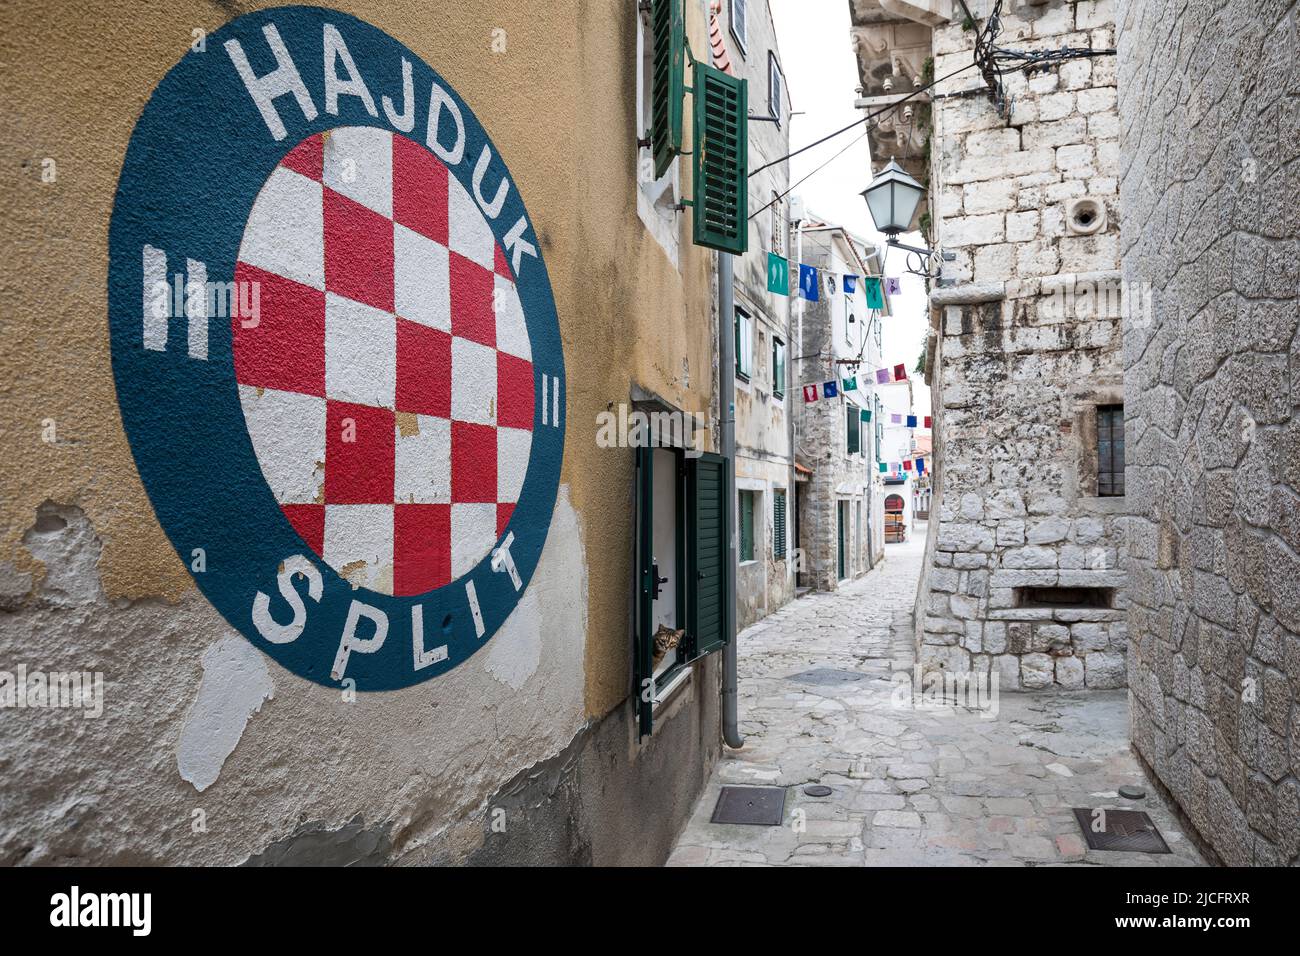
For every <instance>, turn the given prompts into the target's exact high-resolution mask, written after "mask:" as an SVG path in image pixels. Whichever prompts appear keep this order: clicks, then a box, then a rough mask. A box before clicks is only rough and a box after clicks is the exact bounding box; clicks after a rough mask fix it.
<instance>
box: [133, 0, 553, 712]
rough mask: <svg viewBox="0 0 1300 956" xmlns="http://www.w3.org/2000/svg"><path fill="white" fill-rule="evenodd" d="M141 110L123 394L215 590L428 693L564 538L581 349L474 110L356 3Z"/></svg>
mask: <svg viewBox="0 0 1300 956" xmlns="http://www.w3.org/2000/svg"><path fill="white" fill-rule="evenodd" d="M203 47H204V48H203V49H201V50H200V49H194V50H191V52H190V53H189V54H188V55H187V56H186V57H185V58H184V59H183V60H182V61H181V62H180V63H179V64H178V65H177V66H176V67H174V68H173V69H172V70H171V71H170V72H169V73H168V74H167V76H166V77H165V78H164V79H163V81H162V82H161V83H160V84H159V86H158V89H157V90H156V91H155V92H154V95H153V96H152V98H151V99H150V101H149V103H148V105H147V106H146V107H145V110H144V113H143V115H142V116H141V118H140V120H139V122H138V123H137V125H136V128H135V131H134V133H133V134H132V137H131V142H130V146H129V147H128V150H127V155H126V160H125V162H124V165H123V169H122V176H121V181H120V184H119V188H118V195H117V200H116V205H115V207H114V211H113V219H112V225H111V229H110V237H109V256H110V272H109V309H110V326H111V333H112V348H113V370H114V375H115V378H116V382H117V394H118V402H119V405H120V407H121V411H122V418H123V422H124V425H125V427H126V432H127V436H128V439H129V441H130V443H131V449H132V453H133V454H134V456H135V459H136V464H137V466H138V468H139V470H140V474H141V477H142V479H143V481H144V484H145V488H146V490H147V491H148V494H149V497H150V500H151V502H152V503H153V506H154V510H155V512H156V513H157V515H158V519H159V521H160V522H161V523H162V526H163V528H164V529H165V530H166V532H167V534H168V536H169V537H170V538H171V540H172V543H173V544H174V545H175V546H176V548H177V550H178V551H179V553H180V555H181V557H182V559H183V560H185V562H186V564H187V565H188V566H189V567H190V570H191V572H192V574H193V576H194V579H195V581H196V582H197V583H198V585H199V587H200V588H201V589H202V591H203V593H204V595H205V596H206V597H207V598H208V599H209V600H210V601H211V602H212V603H213V604H214V605H215V606H216V607H217V608H218V610H220V611H221V613H222V614H223V615H224V617H225V618H226V620H227V621H229V622H230V624H231V625H232V626H234V627H235V628H237V629H238V630H240V631H241V632H242V633H243V634H244V635H245V636H247V637H248V638H249V640H251V641H252V642H253V643H254V644H255V645H256V646H258V647H260V648H262V649H263V650H264V651H266V652H267V653H268V654H270V655H272V656H273V657H275V658H276V659H277V660H278V661H280V663H282V664H283V665H284V666H285V667H287V668H289V669H290V670H292V671H293V672H294V673H297V674H299V675H301V676H303V677H306V678H309V679H311V680H314V681H317V682H319V683H323V684H329V685H339V684H340V683H344V682H349V681H351V682H355V684H354V685H353V684H349V685H348V686H355V687H356V688H357V689H360V690H387V689H393V688H398V687H404V686H408V685H410V684H414V683H417V682H419V681H422V680H425V679H427V678H429V677H433V676H436V675H437V674H440V673H443V672H445V671H446V670H448V669H450V668H451V667H454V666H456V665H457V664H458V663H460V662H461V661H463V660H465V659H466V658H467V657H469V656H470V655H471V654H473V653H474V652H475V651H476V650H477V649H478V648H479V647H481V646H482V645H483V644H484V643H485V642H486V641H487V640H489V639H490V638H491V637H492V635H493V634H494V633H495V632H496V630H497V628H498V627H500V625H501V624H502V622H504V620H505V619H506V618H507V617H508V616H509V614H510V612H511V611H512V610H513V609H514V606H515V604H516V602H517V601H518V599H519V597H520V596H521V595H522V593H523V591H524V589H525V588H526V587H527V586H528V583H529V580H530V578H531V576H532V574H533V571H534V569H535V568H536V566H537V561H538V559H539V557H540V555H541V550H542V545H543V544H544V542H545V538H546V532H547V529H548V527H549V525H550V519H551V513H552V509H553V507H554V503H555V494H556V489H557V486H558V482H559V473H560V464H561V457H562V452H563V444H564V424H563V423H564V406H563V399H564V361H563V352H562V348H561V343H560V337H559V329H558V324H557V321H556V315H555V305H554V300H553V298H552V295H551V289H550V283H549V280H548V278H547V274H546V269H545V265H544V264H543V262H542V258H541V254H540V251H539V250H538V248H537V242H536V235H535V232H534V230H533V226H532V223H531V220H530V219H529V218H528V214H527V211H526V210H525V208H524V205H523V202H522V199H521V197H520V196H519V194H518V191H517V189H516V187H515V185H514V182H513V180H512V179H511V178H510V175H509V171H508V170H507V169H506V166H505V163H504V161H503V160H502V158H501V156H500V155H499V153H498V152H497V151H496V149H495V147H494V146H493V144H492V142H491V140H490V139H489V138H488V136H487V134H486V132H485V131H484V130H483V128H482V126H481V125H480V124H479V123H478V121H477V119H476V118H475V116H474V114H473V112H472V111H471V110H470V108H469V106H468V104H466V103H465V102H464V101H463V100H461V99H460V97H459V96H458V95H457V94H456V93H455V91H454V90H452V89H451V88H450V87H449V86H448V85H447V84H446V82H445V81H444V80H443V79H442V78H441V77H440V76H439V75H438V74H437V73H435V72H434V71H433V70H432V69H431V68H430V67H428V66H427V65H425V64H424V63H423V62H421V61H420V60H419V59H418V58H417V57H416V56H415V55H414V54H413V53H412V52H411V51H410V50H408V49H407V48H406V47H404V46H402V45H401V44H400V43H398V42H397V41H396V40H394V39H392V38H391V37H389V36H387V35H386V34H384V33H383V32H381V31H379V30H377V29H376V28H374V27H372V26H370V25H369V24H366V23H364V22H363V21H360V20H357V19H355V18H353V17H351V16H348V15H347V14H342V13H337V12H335V11H329V10H322V9H319V8H308V7H288V8H280V9H274V10H269V11H264V12H261V13H255V14H249V15H247V16H243V17H240V18H239V19H237V20H234V21H233V22H231V23H230V24H228V25H226V26H225V27H223V28H222V29H221V30H220V31H218V32H217V33H215V34H212V35H210V36H208V37H207V39H206V43H205V44H204V45H203Z"/></svg>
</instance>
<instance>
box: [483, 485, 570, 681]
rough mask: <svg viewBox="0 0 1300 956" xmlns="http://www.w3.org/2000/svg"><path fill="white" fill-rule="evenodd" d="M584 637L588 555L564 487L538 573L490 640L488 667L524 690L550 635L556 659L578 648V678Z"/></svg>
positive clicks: (557, 501)
mask: <svg viewBox="0 0 1300 956" xmlns="http://www.w3.org/2000/svg"><path fill="white" fill-rule="evenodd" d="M586 634H587V554H586V549H585V547H584V546H583V541H582V528H581V526H580V524H579V521H578V514H577V512H576V511H574V510H573V505H572V504H571V503H570V501H569V486H568V485H561V486H560V489H559V492H558V494H557V495H556V498H555V512H554V514H553V515H552V516H551V527H550V530H549V532H548V533H547V536H546V546H545V547H544V548H543V549H542V557H541V560H540V561H538V564H537V573H536V574H534V576H533V580H532V584H531V585H530V587H529V589H528V591H527V593H526V594H525V595H524V597H523V598H522V599H521V600H520V602H519V604H518V605H516V607H515V609H514V611H513V612H512V613H511V614H510V616H509V617H508V618H506V621H505V623H504V624H502V625H501V630H500V631H499V632H498V633H497V635H496V636H495V637H494V638H493V639H492V643H491V645H490V647H489V649H488V654H487V658H486V659H485V661H484V667H485V668H486V669H487V671H488V673H489V674H491V675H492V676H493V677H495V678H496V679H497V680H499V681H501V682H502V683H503V684H506V685H508V686H509V687H510V688H511V689H513V690H520V689H522V688H523V686H524V684H525V683H527V681H528V679H529V678H530V677H532V676H533V674H534V673H535V672H536V671H537V668H538V666H539V665H540V664H541V658H542V636H543V635H546V637H547V638H548V639H550V640H551V641H552V645H553V646H551V647H550V648H549V649H548V650H549V652H550V653H552V654H555V653H557V652H560V651H561V650H562V647H563V645H564V644H571V645H572V647H571V648H570V649H569V650H573V649H575V648H576V653H577V657H578V661H577V668H576V672H575V673H576V674H578V675H579V676H580V675H581V674H582V657H583V655H584V654H585V650H586ZM562 656H563V657H565V658H567V657H569V656H570V655H569V654H568V653H563V654H562Z"/></svg>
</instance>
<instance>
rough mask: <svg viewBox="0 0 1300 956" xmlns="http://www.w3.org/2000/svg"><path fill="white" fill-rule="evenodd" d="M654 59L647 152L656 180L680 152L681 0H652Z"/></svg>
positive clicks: (682, 85)
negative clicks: (652, 158)
mask: <svg viewBox="0 0 1300 956" xmlns="http://www.w3.org/2000/svg"><path fill="white" fill-rule="evenodd" d="M650 28H651V32H652V34H653V42H654V61H653V64H652V70H651V73H652V75H651V87H650V118H651V119H650V122H651V126H650V151H651V152H652V153H653V154H654V159H655V179H658V178H659V177H660V176H662V175H663V174H664V173H665V172H666V171H667V169H668V165H669V163H671V162H672V161H673V157H675V156H676V155H677V154H678V153H680V152H681V151H682V98H683V97H684V96H685V93H686V22H685V20H684V19H683V16H682V0H651V3H650Z"/></svg>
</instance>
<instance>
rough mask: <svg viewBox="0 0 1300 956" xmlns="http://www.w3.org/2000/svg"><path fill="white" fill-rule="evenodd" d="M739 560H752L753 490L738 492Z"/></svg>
mask: <svg viewBox="0 0 1300 956" xmlns="http://www.w3.org/2000/svg"><path fill="white" fill-rule="evenodd" d="M739 497H740V502H739V504H740V560H741V561H753V560H754V492H752V491H742V492H740V495H739Z"/></svg>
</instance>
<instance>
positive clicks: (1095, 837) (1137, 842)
mask: <svg viewBox="0 0 1300 956" xmlns="http://www.w3.org/2000/svg"><path fill="white" fill-rule="evenodd" d="M1101 814H1105V816H1102V815H1101ZM1074 818H1075V820H1077V821H1078V823H1079V829H1080V830H1082V831H1083V837H1084V839H1085V840H1087V841H1088V848H1089V849H1092V850H1123V851H1127V852H1129V853H1169V852H1172V851H1171V850H1170V849H1169V844H1168V843H1166V842H1165V838H1164V837H1162V836H1161V835H1160V831H1159V830H1158V829H1156V825H1155V824H1154V823H1152V822H1151V818H1150V817H1149V816H1147V815H1146V814H1145V813H1143V812H1142V811H1141V810H1115V809H1111V808H1109V807H1106V808H1101V809H1099V810H1094V809H1092V808H1091V807H1075V808H1074ZM1094 821H1100V822H1101V824H1102V828H1101V830H1100V831H1097V830H1094V829H1093V824H1094Z"/></svg>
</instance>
